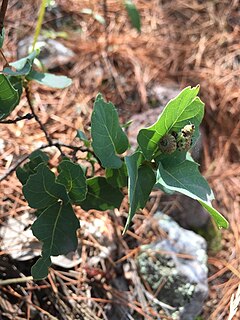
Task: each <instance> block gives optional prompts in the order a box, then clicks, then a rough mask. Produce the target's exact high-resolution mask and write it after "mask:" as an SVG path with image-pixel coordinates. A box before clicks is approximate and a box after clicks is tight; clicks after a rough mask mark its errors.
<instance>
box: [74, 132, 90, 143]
mask: <svg viewBox="0 0 240 320" xmlns="http://www.w3.org/2000/svg"><path fill="white" fill-rule="evenodd" d="M76 137H77V138H79V139H80V140H82V141H83V143H84V145H85V146H86V147H89V146H90V141H89V140H88V138H87V137H86V135H85V133H84V132H83V131H81V130H77V134H76Z"/></svg>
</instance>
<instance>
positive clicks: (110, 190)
mask: <svg viewBox="0 0 240 320" xmlns="http://www.w3.org/2000/svg"><path fill="white" fill-rule="evenodd" d="M87 185H88V193H87V196H86V199H85V200H84V201H83V202H82V203H81V207H82V208H83V209H84V210H91V209H95V210H100V211H105V210H108V209H114V208H119V207H120V205H121V203H122V200H123V194H122V193H121V191H120V190H118V189H116V188H114V187H113V186H111V185H110V184H109V183H108V182H107V180H106V178H104V177H94V178H90V179H87Z"/></svg>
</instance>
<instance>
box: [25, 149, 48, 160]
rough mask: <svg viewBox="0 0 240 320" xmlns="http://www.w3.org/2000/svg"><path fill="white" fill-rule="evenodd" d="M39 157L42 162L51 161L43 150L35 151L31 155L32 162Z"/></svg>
mask: <svg viewBox="0 0 240 320" xmlns="http://www.w3.org/2000/svg"><path fill="white" fill-rule="evenodd" d="M38 157H40V158H41V159H42V162H48V160H49V156H48V155H47V154H46V153H45V152H42V151H41V150H35V151H33V152H32V153H31V154H30V155H29V159H30V160H32V161H33V160H34V159H35V158H38Z"/></svg>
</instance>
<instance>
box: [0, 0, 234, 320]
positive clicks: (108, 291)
mask: <svg viewBox="0 0 240 320" xmlns="http://www.w3.org/2000/svg"><path fill="white" fill-rule="evenodd" d="M55 2H56V4H57V6H56V7H54V8H52V9H51V10H47V13H46V15H45V19H44V24H43V29H44V30H53V31H55V33H54V34H55V35H57V32H65V33H66V36H64V37H58V38H57V39H56V40H58V41H60V42H61V43H62V44H64V45H65V46H66V47H68V48H69V49H71V50H72V51H73V52H74V56H73V57H72V58H71V59H69V61H67V62H66V61H64V62H61V61H60V62H58V63H57V65H55V66H54V67H53V68H52V70H51V71H54V72H55V73H59V74H65V75H68V76H69V77H71V78H72V79H73V84H72V86H71V87H69V88H67V89H64V90H52V89H48V88H45V87H40V86H37V85H32V87H31V91H32V94H33V95H34V99H35V106H36V107H37V110H38V114H39V117H40V118H41V120H42V122H43V123H45V127H46V129H47V130H48V132H49V134H50V135H51V137H52V138H53V139H55V140H59V141H61V142H62V143H68V144H74V145H77V144H78V143H79V142H78V140H77V139H75V136H76V129H81V130H84V131H87V130H88V129H89V126H90V117H91V111H92V106H93V101H94V97H95V96H96V94H97V93H98V92H101V93H102V94H103V95H104V97H105V98H106V99H107V100H111V101H112V102H113V103H114V104H115V105H116V107H117V109H118V111H119V114H120V116H121V120H122V122H124V121H127V120H128V119H130V117H131V116H132V115H134V114H137V113H141V112H142V111H144V110H148V109H149V108H150V107H151V106H152V103H153V101H152V99H151V95H150V92H151V89H152V88H153V86H154V85H157V84H159V85H168V86H172V87H177V88H178V87H180V88H184V87H185V86H187V85H192V86H193V85H197V84H200V86H201V93H200V96H201V99H202V100H203V101H204V102H205V103H206V109H205V117H204V122H203V155H202V164H201V170H202V173H203V175H204V176H205V177H206V178H207V180H208V181H209V183H210V185H211V187H212V189H213V190H214V193H215V196H216V201H215V204H214V205H215V206H216V207H217V209H218V210H219V211H220V212H222V214H223V215H224V216H225V217H226V218H227V219H228V220H229V223H230V227H229V229H228V230H222V231H221V232H222V239H221V250H220V251H218V252H217V253H214V254H212V253H209V260H208V264H209V290H210V292H209V297H208V299H207V301H206V303H205V306H204V310H203V312H202V315H201V319H210V320H211V319H212V320H216V319H218V320H221V319H228V315H229V310H230V306H229V305H230V299H231V296H232V295H233V294H234V293H236V291H237V287H238V285H239V283H240V280H239V279H240V273H239V270H240V263H239V256H240V240H239V239H240V227H239V225H240V224H239V221H240V193H239V189H240V166H239V159H240V145H239V138H240V121H239V120H240V117H239V105H240V45H239V39H240V11H239V10H240V9H239V1H237V0H232V1H229V0H228V1H227V0H225V1H224V0H223V1H212V0H209V1H200V0H198V1H197V0H188V1H183V0H174V1H173V0H172V1H171V0H168V1H165V0H162V1H159V0H148V1H144V0H135V1H134V2H135V4H136V5H137V7H138V9H139V12H140V15H141V22H142V32H141V33H140V34H139V33H138V32H137V31H136V30H134V29H133V28H132V27H131V25H130V23H129V20H128V17H127V13H126V11H125V9H124V6H123V2H122V1H117V0H108V1H87V0H82V1H78V0H69V1H62V0H58V1H55ZM104 4H105V5H104ZM39 6H40V1H15V0H12V1H10V4H9V8H8V12H7V18H6V22H5V24H6V41H5V44H4V47H3V51H4V54H5V56H6V58H7V60H8V61H13V60H15V59H16V58H17V52H18V50H19V42H20V40H22V39H25V38H26V37H28V36H30V35H33V33H34V29H35V25H36V18H37V13H38V9H39ZM84 8H90V9H92V11H93V12H94V13H98V14H100V15H101V16H102V17H103V18H105V21H106V23H105V25H103V24H101V23H100V22H99V21H97V20H96V19H95V18H94V16H93V15H89V14H86V13H82V10H83V9H84ZM2 64H3V61H2ZM50 69H51V68H50ZM27 112H29V109H28V105H27V101H26V97H25V96H24V97H23V99H22V100H21V102H20V105H19V106H18V107H17V108H16V110H15V111H14V112H13V114H12V115H11V118H13V119H14V118H15V117H16V116H17V115H23V114H26V113H27ZM0 130H1V136H0V177H2V176H4V175H5V174H6V173H7V172H8V171H9V170H10V169H11V167H12V166H13V165H14V164H15V163H16V161H19V159H21V157H23V156H24V155H26V154H29V153H30V152H31V151H32V150H34V149H35V148H36V147H38V146H40V145H41V144H43V143H46V141H45V136H44V133H43V132H42V131H41V130H40V128H39V126H38V124H37V123H36V122H35V121H34V119H32V120H24V121H20V122H18V123H16V124H10V125H5V124H4V125H1V128H0ZM64 151H65V152H66V153H67V154H68V152H69V150H67V149H66V150H64ZM50 154H51V164H52V165H55V164H57V163H58V161H59V159H60V153H59V152H58V150H55V149H54V150H50ZM79 156H80V157H81V155H79ZM0 191H1V197H0V223H1V225H2V226H4V225H5V224H6V219H7V218H8V217H13V218H15V219H16V220H18V219H19V217H20V216H21V215H22V214H23V213H26V212H31V211H30V209H29V207H28V206H27V203H26V201H25V200H24V198H23V196H22V192H21V185H20V183H19V181H18V180H17V178H16V175H15V173H12V174H11V175H8V176H7V177H6V178H5V179H3V180H2V181H1V182H0ZM161 197H162V195H161V193H158V192H153V193H152V194H151V199H150V202H149V204H148V205H147V208H145V209H144V210H142V211H140V212H139V213H138V214H137V215H136V217H135V219H134V224H133V226H132V228H131V229H130V231H129V232H128V234H127V236H126V237H124V238H122V236H121V231H122V229H123V225H124V222H125V221H126V216H127V211H128V206H127V199H124V201H123V204H122V206H121V208H120V210H115V211H114V212H110V213H109V212H104V213H100V212H96V211H94V210H92V211H89V212H85V211H83V210H81V209H79V208H76V212H77V215H78V216H79V218H80V219H81V221H83V224H82V228H81V229H80V231H79V242H80V244H81V252H80V256H81V262H80V263H79V264H77V265H76V266H75V267H73V268H72V269H70V270H68V269H65V268H62V267H57V266H56V267H55V266H53V268H51V270H50V273H49V277H48V278H47V279H46V280H44V281H36V282H33V281H27V280H28V279H27V278H26V277H28V276H30V268H31V265H32V264H33V263H34V261H35V258H33V259H32V260H30V261H27V262H21V261H17V260H13V259H12V258H11V256H10V252H11V247H9V249H8V250H2V251H1V252H0V278H1V279H3V280H6V279H11V278H21V279H22V280H21V281H22V282H20V283H19V282H18V281H19V280H18V281H14V280H13V283H7V284H5V285H2V286H0V319H113V313H114V312H115V313H114V314H116V319H117V317H118V318H119V319H120V316H122V315H123V314H124V312H125V313H126V314H127V315H128V317H127V316H125V318H124V317H123V319H157V315H156V312H155V310H154V309H153V308H152V307H151V306H150V302H149V301H146V298H143V294H142V293H143V291H142V290H148V291H149V290H150V288H145V289H144V288H143V287H142V286H141V281H140V279H139V277H138V274H137V271H136V266H135V264H134V259H133V258H134V256H135V255H136V254H137V252H138V250H139V246H140V245H141V244H145V243H150V242H151V241H153V240H154V239H156V238H157V237H159V236H162V235H161V234H159V231H157V230H155V229H154V227H149V221H151V217H152V216H153V214H154V212H155V211H156V209H157V207H158V205H159V203H160V202H161ZM163 210H164V208H163ZM167 210H169V203H168V204H166V211H167ZM91 228H95V229H94V230H95V231H94V232H92V230H91ZM216 241H217V240H216ZM108 249H109V250H108ZM106 250H108V251H106ZM94 257H95V258H96V257H97V258H98V259H97V261H95V260H94V261H95V262H94V261H93V259H94ZM90 262H91V263H90ZM116 279H119V281H120V282H122V286H123V288H122V287H120V285H119V284H118V283H117V280H116ZM126 288H127V289H126ZM124 290H128V291H125V293H123V292H124ZM149 292H150V291H149ZM150 293H151V294H152V295H153V296H154V294H155V293H154V292H150ZM129 297H131V298H132V299H129ZM144 306H145V307H144ZM130 317H132V318H130ZM161 319H170V318H169V317H167V316H164V315H162V318H161ZM199 319H200V318H199ZM229 319H230V318H229ZM233 319H240V313H239V312H238V313H237V314H236V315H235V317H234V318H233Z"/></svg>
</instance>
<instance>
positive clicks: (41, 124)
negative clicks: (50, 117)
mask: <svg viewBox="0 0 240 320" xmlns="http://www.w3.org/2000/svg"><path fill="white" fill-rule="evenodd" d="M25 90H26V97H27V102H28V105H29V107H30V110H31V112H32V114H33V117H34V119H35V120H36V121H37V123H38V124H39V126H40V128H41V130H42V131H43V133H44V134H45V138H46V140H47V142H48V145H49V146H51V145H52V139H51V137H50V136H49V134H48V132H47V130H46V128H45V127H44V124H43V123H42V121H41V120H40V119H39V117H38V115H37V114H36V112H35V110H34V105H33V101H32V99H31V92H30V89H29V87H28V86H26V88H25Z"/></svg>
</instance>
